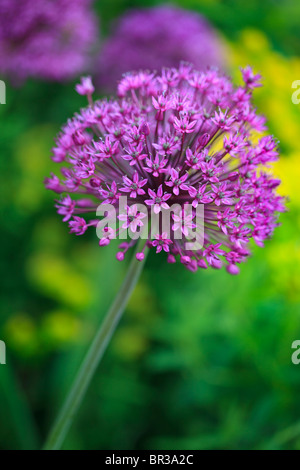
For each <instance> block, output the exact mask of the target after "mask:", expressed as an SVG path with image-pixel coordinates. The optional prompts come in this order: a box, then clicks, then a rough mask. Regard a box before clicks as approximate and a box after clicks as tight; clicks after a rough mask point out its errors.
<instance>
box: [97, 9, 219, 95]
mask: <svg viewBox="0 0 300 470" xmlns="http://www.w3.org/2000/svg"><path fill="white" fill-rule="evenodd" d="M223 58H224V48H223V46H222V44H221V41H220V39H219V38H218V36H217V33H216V32H215V31H214V30H213V28H212V27H211V26H210V25H209V23H208V22H207V21H206V20H205V19H204V18H203V17H202V16H200V15H199V14H197V13H195V12H190V11H186V10H182V9H180V8H177V7H175V6H170V5H168V6H167V5H165V6H158V7H156V8H148V9H147V8H144V9H134V10H131V11H129V12H128V13H126V14H125V15H124V16H123V17H121V19H120V20H119V22H118V23H117V24H116V25H115V29H114V31H113V33H112V34H111V36H110V37H109V38H108V39H107V40H106V42H105V43H104V44H103V47H102V50H101V53H100V55H99V60H98V64H97V70H95V73H96V74H97V75H98V78H97V82H98V85H99V86H100V87H102V88H104V89H106V90H108V91H113V90H114V89H115V86H116V83H117V80H119V78H120V77H121V76H122V74H123V73H125V72H128V71H133V70H135V71H138V70H161V69H162V67H178V66H179V64H180V62H181V61H187V62H191V63H193V64H194V66H195V67H196V68H197V69H198V70H204V69H205V68H206V67H207V66H211V65H214V66H219V67H221V66H223V65H224V59H223Z"/></svg>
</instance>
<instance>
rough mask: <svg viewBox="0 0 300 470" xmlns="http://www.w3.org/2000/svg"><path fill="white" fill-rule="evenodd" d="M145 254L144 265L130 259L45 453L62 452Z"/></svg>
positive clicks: (138, 248) (137, 277) (143, 241)
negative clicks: (119, 286)
mask: <svg viewBox="0 0 300 470" xmlns="http://www.w3.org/2000/svg"><path fill="white" fill-rule="evenodd" d="M144 244H145V240H140V242H139V244H138V247H137V251H136V252H139V251H141V245H144ZM144 253H145V258H144V260H143V261H138V260H137V259H136V257H135V255H134V256H133V259H132V260H131V263H130V266H129V269H128V272H127V274H126V277H125V279H124V281H123V284H122V286H121V288H120V290H119V292H118V294H117V297H116V298H115V300H114V302H113V304H112V306H111V308H110V309H109V311H108V313H107V316H106V318H105V320H104V322H103V323H102V325H101V326H100V328H99V330H98V332H97V334H96V336H95V338H94V341H93V342H92V345H91V347H90V349H89V351H88V353H87V355H86V357H85V359H84V361H83V363H82V365H81V367H80V369H79V372H78V374H77V376H76V378H75V380H74V383H73V385H72V387H71V390H70V392H69V395H68V397H67V399H66V401H65V404H64V406H63V408H62V409H61V412H60V414H59V415H58V418H57V420H56V422H55V423H54V426H53V428H52V430H51V432H50V434H49V436H48V439H47V441H46V444H45V446H44V450H58V449H60V448H61V446H62V444H63V442H64V440H65V437H66V435H67V433H68V431H69V429H70V427H71V425H72V423H73V420H74V418H75V415H76V413H77V411H78V409H79V407H80V405H81V402H82V400H83V398H84V396H85V393H86V391H87V389H88V387H89V384H90V382H91V380H92V378H93V375H94V373H95V371H96V368H97V366H98V364H99V362H100V360H101V359H102V357H103V354H104V352H105V350H106V348H107V346H108V344H109V342H110V340H111V337H112V335H113V333H114V331H115V329H116V327H117V324H118V322H119V320H120V318H121V316H122V313H123V311H124V309H125V307H126V305H127V302H128V301H129V298H130V296H131V293H132V291H133V289H134V288H135V286H136V284H137V281H138V279H139V276H140V274H141V272H142V269H143V265H144V262H145V260H146V257H147V254H148V248H146V249H145V250H144Z"/></svg>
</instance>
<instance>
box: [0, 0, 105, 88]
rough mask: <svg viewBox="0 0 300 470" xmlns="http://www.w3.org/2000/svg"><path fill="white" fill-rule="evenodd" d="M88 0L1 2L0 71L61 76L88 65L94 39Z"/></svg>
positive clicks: (15, 74) (21, 76)
mask: <svg viewBox="0 0 300 470" xmlns="http://www.w3.org/2000/svg"><path fill="white" fill-rule="evenodd" d="M91 3H92V0H72V2H70V1H69V0H55V1H51V0H34V1H33V0H0V71H1V73H3V74H5V75H8V76H10V77H11V78H12V79H13V80H14V81H15V82H18V81H22V80H24V79H26V78H27V77H38V78H43V79H47V80H57V81H60V80H66V79H70V78H72V77H74V76H77V75H78V74H79V73H82V72H83V71H84V70H85V69H86V68H87V66H88V65H89V54H90V52H91V47H92V45H93V44H94V43H95V41H97V38H98V33H97V29H98V26H97V18H96V16H95V14H94V13H93V11H92V8H91Z"/></svg>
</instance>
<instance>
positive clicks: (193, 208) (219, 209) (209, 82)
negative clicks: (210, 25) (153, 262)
mask: <svg viewBox="0 0 300 470" xmlns="http://www.w3.org/2000/svg"><path fill="white" fill-rule="evenodd" d="M166 77H167V78H168V79H167V80H166ZM255 77H256V78H255ZM244 78H245V85H244V88H243V87H239V88H238V89H237V88H235V87H234V86H233V84H232V82H231V80H230V79H229V78H228V77H226V76H223V75H222V74H220V73H218V72H217V71H216V70H210V69H209V70H208V71H207V72H199V71H195V70H193V68H192V67H191V66H189V67H187V66H186V64H183V65H181V66H180V67H179V69H171V70H169V69H168V70H166V69H164V70H163V72H162V74H161V75H155V74H153V73H147V72H138V73H135V74H128V75H126V77H124V79H123V80H121V82H120V84H119V88H118V94H119V96H120V98H119V99H118V100H115V99H111V100H109V101H108V100H101V101H96V102H93V101H92V97H91V96H90V97H89V96H88V98H89V101H90V104H89V106H88V107H87V108H84V109H82V110H81V111H80V113H77V114H76V115H75V117H73V118H72V119H70V120H69V121H68V123H67V124H66V125H65V126H64V127H63V128H62V131H61V133H60V134H59V135H58V137H57V141H56V147H55V149H54V150H53V160H54V161H56V162H58V163H60V165H62V168H61V174H62V176H61V178H58V177H57V176H55V175H53V174H52V175H51V177H50V178H48V179H47V180H46V187H47V188H49V189H51V190H53V191H55V192H56V193H61V194H63V196H62V198H61V200H60V201H57V203H56V207H57V209H58V213H59V214H61V215H62V216H63V220H64V221H68V223H69V225H70V228H71V232H74V233H75V234H77V235H81V234H83V233H84V232H85V231H86V230H87V228H88V227H89V226H92V227H94V226H95V220H92V221H89V217H91V215H92V216H93V214H95V212H96V210H97V208H98V209H99V208H100V209H101V207H103V211H104V212H105V211H106V212H107V213H109V217H111V216H112V214H115V215H116V216H117V218H118V221H119V222H118V223H119V227H120V228H117V227H114V228H112V227H108V226H106V227H104V228H103V227H102V231H101V233H100V236H99V234H98V236H99V238H101V239H100V242H99V245H100V246H105V245H108V244H109V243H110V240H111V239H112V238H114V237H116V236H118V235H121V234H123V233H124V231H125V230H126V229H128V228H129V229H130V230H131V232H133V233H134V234H135V235H140V236H141V235H142V233H143V234H144V233H145V232H146V229H147V228H149V225H150V222H151V217H152V214H153V213H154V214H156V216H157V218H158V219H160V218H163V216H164V215H165V214H167V213H168V214H170V209H172V207H173V208H175V207H176V210H175V209H174V211H173V213H172V216H171V217H169V219H168V220H169V229H170V230H169V231H167V230H166V228H165V227H164V226H163V224H161V223H158V225H155V224H154V229H153V230H148V231H147V235H146V236H145V237H144V239H145V244H144V247H146V246H149V247H150V248H151V247H152V248H154V249H155V250H156V252H157V253H160V252H162V253H163V252H167V253H168V256H167V261H168V262H169V263H174V262H176V259H178V258H179V260H180V262H181V263H182V264H184V266H186V267H187V268H188V269H190V270H191V271H196V270H197V269H198V268H203V269H206V268H208V267H209V266H211V267H213V268H215V269H220V268H221V267H222V266H226V269H227V271H228V272H229V273H231V274H237V273H238V272H239V267H238V265H239V264H240V263H241V262H243V261H245V260H246V259H247V257H248V256H249V254H250V250H249V243H250V241H251V240H254V242H255V243H256V244H257V245H259V246H263V243H264V240H266V239H267V238H270V237H271V235H272V233H273V230H274V228H275V227H276V226H277V225H278V223H277V217H278V212H282V211H283V210H284V205H283V203H284V200H283V198H282V197H280V196H279V195H278V194H277V193H276V189H277V187H278V185H279V184H280V181H279V180H277V179H275V178H273V177H272V175H271V174H270V171H269V169H268V165H269V163H270V162H273V161H274V160H276V159H277V157H278V155H277V150H276V147H277V142H276V140H275V139H274V138H273V137H271V136H269V135H266V134H265V125H264V119H262V118H261V116H258V115H257V114H256V110H255V108H253V106H252V103H251V95H252V88H253V83H254V81H255V80H257V76H256V75H254V74H253V72H252V71H250V70H249V69H248V68H247V69H246V72H244ZM167 83H168V84H167ZM199 84H201V86H199ZM249 84H251V86H250V85H249ZM88 87H89V89H92V85H91V84H90V83H89V84H88ZM254 88H255V87H254ZM237 90H239V93H238V94H239V96H243V99H237ZM241 90H244V92H245V93H242V91H241ZM178 96H180V97H181V99H180V110H178V103H179V102H178V99H177V98H176V97H178ZM216 96H218V100H216ZM220 103H222V106H221V105H220ZM158 111H159V112H160V114H159V116H158V114H157V112H158ZM158 117H159V119H158ZM258 132H264V136H263V137H261V138H258V139H257V133H258ZM79 136H80V137H79ZM124 197H126V198H127V199H126V200H127V202H126V205H125V207H124V206H123V207H122V208H121V200H122V198H124ZM107 204H110V208H109V209H107V208H105V207H106V205H107ZM141 207H142V208H141ZM199 208H200V209H201V210H202V211H203V216H202V222H203V232H204V234H203V243H202V245H201V247H199V248H197V249H190V247H189V245H188V244H187V242H188V241H189V240H190V239H191V237H192V234H193V233H194V231H195V230H197V229H199V228H200V227H199V226H200V222H199V223H198V219H197V218H196V217H195V213H197V212H198V209H199ZM124 209H125V212H124ZM172 210H173V209H172ZM84 214H86V216H84ZM86 217H87V218H86ZM101 222H102V221H101ZM167 228H168V227H167ZM97 229H98V227H97ZM140 232H142V233H140ZM97 233H98V232H97ZM120 238H122V237H120ZM123 238H124V237H123ZM125 238H126V236H125ZM137 238H139V237H137ZM137 238H133V239H132V240H131V241H129V242H127V241H126V242H125V241H124V242H122V243H121V244H120V246H119V251H118V253H117V255H116V257H117V259H118V260H120V261H121V260H123V259H124V257H125V255H126V253H127V251H128V250H130V248H132V247H133V246H134V245H135V244H136V242H137ZM143 258H144V249H143V250H142V251H141V252H140V253H138V254H137V259H138V260H142V259H143Z"/></svg>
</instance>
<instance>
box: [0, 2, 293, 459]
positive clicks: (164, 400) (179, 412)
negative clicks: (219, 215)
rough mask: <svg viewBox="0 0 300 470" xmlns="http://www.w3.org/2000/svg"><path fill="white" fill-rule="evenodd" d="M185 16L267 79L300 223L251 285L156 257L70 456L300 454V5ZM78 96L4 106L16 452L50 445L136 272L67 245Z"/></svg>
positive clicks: (232, 65) (271, 245)
mask: <svg viewBox="0 0 300 470" xmlns="http://www.w3.org/2000/svg"><path fill="white" fill-rule="evenodd" d="M158 3H159V2H154V1H150V0H149V1H131V2H130V1H124V0H114V1H113V2H112V1H109V0H101V1H100V0H99V1H96V6H95V8H96V10H97V12H98V13H99V17H100V18H101V28H102V32H103V33H104V34H108V32H109V29H110V26H111V25H112V24H113V21H114V19H115V18H116V17H118V15H120V14H122V12H123V11H124V10H125V9H127V8H129V7H132V6H143V5H145V6H151V5H154V4H158ZM177 4H179V5H181V6H182V7H185V8H189V9H194V10H196V11H198V12H200V13H203V14H205V15H206V16H207V18H209V19H210V20H211V22H212V23H213V24H214V25H215V27H216V28H218V29H219V31H220V34H221V35H222V37H223V40H224V42H225V43H226V45H227V46H226V47H227V51H228V63H229V69H231V72H232V73H233V75H234V76H235V77H238V73H237V72H236V71H237V68H238V66H239V65H242V66H243V65H246V64H247V63H251V64H252V65H254V67H255V69H256V70H258V71H261V72H262V74H263V75H264V77H265V87H264V88H263V89H261V90H259V91H258V93H257V98H256V99H257V106H258V107H259V110H260V111H262V112H264V113H265V114H266V115H267V117H268V120H269V126H270V129H271V131H272V132H274V133H275V134H276V135H277V136H278V137H279V139H280V141H281V153H282V162H281V163H280V164H278V165H277V166H276V167H275V172H276V173H277V174H279V175H280V177H281V178H282V179H283V191H284V192H285V193H286V194H289V195H290V202H289V204H288V207H289V211H288V212H287V213H286V214H284V215H283V216H282V217H281V222H282V226H281V227H279V228H278V229H277V230H276V233H275V237H274V239H273V240H271V241H268V242H267V243H266V247H265V248H264V249H255V250H254V255H253V257H252V258H251V259H250V260H249V262H248V263H247V264H245V265H244V266H243V267H242V270H241V274H240V275H239V276H238V277H231V276H229V275H228V274H226V272H223V271H222V272H219V271H214V270H207V271H201V272H198V273H196V274H193V273H190V272H187V271H186V270H185V269H184V268H183V267H182V266H181V265H179V264H176V265H168V264H167V263H166V262H165V261H164V260H163V259H162V257H161V256H155V255H151V256H150V258H149V260H148V261H147V265H146V268H145V271H144V273H143V275H142V278H141V281H140V283H139V285H138V287H137V289H136V291H135V293H134V295H133V297H132V299H131V301H130V303H129V306H128V308H127V310H126V312H125V315H124V318H123V320H122V322H121V325H120V327H119V328H118V331H117V333H116V334H115V336H114V339H113V341H112V343H111V345H110V347H109V350H108V352H107V354H106V355H105V358H104V360H103V362H102V364H101V366H100V367H99V370H98V372H97V374H96V376H95V378H94V380H93V383H92V386H91V387H90V390H89V392H88V395H87V397H86V399H85V401H84V404H83V406H82V408H81V410H80V413H79V415H78V417H77V419H76V422H75V424H74V426H73V428H72V431H71V433H70V434H69V436H68V439H67V441H66V443H65V445H64V448H65V449H113V450H116V449H130V450H136V449H220V448H226V449H300V402H299V392H300V365H299V366H296V365H293V364H292V362H291V353H292V350H291V344H292V342H293V341H294V340H295V339H300V309H299V298H300V242H299V225H300V215H299V214H300V211H299V207H300V197H299V177H300V163H299V162H300V160H299V159H300V144H299V131H300V105H293V104H292V102H291V94H292V89H291V84H292V82H293V81H294V80H297V79H298V80H299V79H300V40H299V27H300V24H299V23H300V4H299V2H298V1H297V0H294V1H292V0H287V1H284V2H283V1H279V0H278V1H276V0H266V1H264V2H261V1H258V0H253V1H252V2H244V1H242V0H228V1H221V0H211V1H209V0H206V1H205V0H187V1H184V0H182V1H178V2H177ZM0 21H1V20H0ZM74 83H75V82H74ZM74 83H71V84H70V83H69V84H50V83H43V82H38V81H33V80H32V81H28V82H27V83H25V84H24V85H23V86H22V87H19V88H13V87H11V86H8V87H7V104H6V105H5V106H3V105H1V106H0V155H1V160H0V165H1V168H0V175H1V180H2V182H1V199H0V206H1V213H2V217H1V234H2V236H1V244H0V250H1V266H0V273H1V316H0V339H2V340H4V341H5V342H6V345H7V365H6V366H4V365H0V448H1V449H20V448H23V449H37V448H39V447H40V446H41V443H42V441H43V440H44V438H45V436H46V433H47V430H48V429H49V427H50V425H51V423H52V421H53V419H54V416H55V414H56V412H57V410H58V408H59V406H60V404H61V402H62V400H63V398H64V396H65V394H66V392H67V390H68V387H69V385H70V381H71V380H72V377H73V375H74V373H75V371H76V369H77V367H78V365H79V363H80V361H81V358H82V356H83V354H84V352H85V350H86V348H87V346H88V344H89V343H90V341H91V338H92V336H93V333H94V331H95V328H96V327H97V325H98V324H99V323H100V322H101V320H102V318H103V316H104V314H105V311H106V309H107V308H108V306H109V304H110V302H111V301H112V299H113V297H114V295H115V293H116V292H117V289H118V287H119V285H120V283H121V281H122V278H123V276H124V273H125V271H126V262H124V263H119V262H117V261H116V260H115V250H116V246H115V245H112V246H109V247H106V248H102V249H99V247H98V243H97V239H96V235H95V234H93V233H91V234H90V235H89V236H84V237H75V236H73V235H70V234H69V233H68V228H67V226H66V225H65V224H62V222H61V218H60V217H59V216H58V215H57V214H56V212H55V209H54V208H53V199H54V196H53V194H51V193H50V192H49V191H46V190H45V189H44V186H43V179H44V177H45V176H46V175H48V174H49V172H50V171H52V170H54V168H55V165H54V164H53V163H51V160H50V158H49V156H50V150H51V146H52V144H53V137H54V136H55V134H56V133H57V132H58V130H59V128H60V126H61V124H62V123H64V122H65V120H66V119H67V118H68V117H69V116H70V115H72V114H73V113H74V111H76V110H77V109H78V108H79V107H80V106H82V105H84V101H83V98H82V97H80V96H77V95H76V93H75V92H74Z"/></svg>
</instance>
